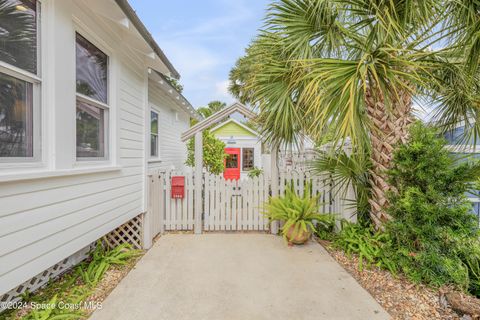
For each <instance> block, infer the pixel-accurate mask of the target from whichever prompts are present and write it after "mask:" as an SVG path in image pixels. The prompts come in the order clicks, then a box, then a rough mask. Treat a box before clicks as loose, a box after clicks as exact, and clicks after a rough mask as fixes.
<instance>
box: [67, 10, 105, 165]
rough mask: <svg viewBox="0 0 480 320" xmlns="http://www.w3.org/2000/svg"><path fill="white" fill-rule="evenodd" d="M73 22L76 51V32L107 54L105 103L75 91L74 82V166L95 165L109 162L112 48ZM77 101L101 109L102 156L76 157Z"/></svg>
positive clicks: (75, 65) (76, 21) (75, 64)
mask: <svg viewBox="0 0 480 320" xmlns="http://www.w3.org/2000/svg"><path fill="white" fill-rule="evenodd" d="M74 22H75V23H76V27H75V28H74V39H75V41H74V48H75V51H74V52H76V45H77V34H78V35H80V36H81V37H83V38H84V39H86V40H87V41H89V42H90V43H91V44H93V45H94V46H95V47H97V49H99V50H100V51H102V52H103V53H104V54H105V55H106V56H107V58H108V59H107V103H104V102H101V101H98V100H96V99H93V98H90V97H88V96H86V95H83V94H81V93H78V92H77V89H76V84H74V85H75V112H74V114H75V122H74V123H75V141H74V145H75V148H74V153H75V154H74V159H75V163H74V166H77V167H78V166H84V165H85V166H96V165H105V163H106V162H111V160H112V159H111V154H112V152H111V146H112V143H111V141H110V140H111V137H110V136H111V135H110V132H111V127H112V124H111V121H110V119H111V109H112V101H113V95H112V90H113V86H112V80H111V79H112V77H113V76H114V74H113V72H112V53H111V52H112V50H111V49H110V48H107V47H105V46H104V45H103V44H102V43H100V42H99V41H98V40H97V37H96V36H95V35H94V34H93V33H91V32H90V31H87V30H86V29H85V28H84V27H80V26H79V25H78V20H76V19H74ZM73 61H74V67H75V68H76V67H77V61H76V56H75V57H74V59H73ZM75 81H76V72H75ZM77 101H81V102H84V103H87V104H90V105H93V106H94V107H97V108H100V109H102V110H103V118H104V120H103V121H104V126H103V131H104V132H103V139H104V145H103V148H104V151H103V157H77V140H76V135H77V120H76V114H77V112H76V110H77Z"/></svg>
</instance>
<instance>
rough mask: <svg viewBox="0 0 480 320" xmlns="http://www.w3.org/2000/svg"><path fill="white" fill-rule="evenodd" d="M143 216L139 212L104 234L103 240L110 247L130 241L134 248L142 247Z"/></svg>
mask: <svg viewBox="0 0 480 320" xmlns="http://www.w3.org/2000/svg"><path fill="white" fill-rule="evenodd" d="M143 216H144V214H143V213H142V214H139V215H138V216H136V217H135V218H133V219H130V220H129V221H127V222H126V223H124V224H122V225H121V226H120V227H118V228H117V229H115V230H113V231H112V232H110V233H108V234H107V235H105V237H104V240H105V242H106V243H107V245H108V246H109V247H110V248H114V247H116V246H118V245H120V244H122V243H130V244H131V245H132V246H133V248H135V249H142V248H143V221H144V220H143Z"/></svg>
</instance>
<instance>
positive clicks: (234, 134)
mask: <svg viewBox="0 0 480 320" xmlns="http://www.w3.org/2000/svg"><path fill="white" fill-rule="evenodd" d="M210 131H211V132H212V134H213V135H214V136H215V137H216V138H217V139H219V140H221V141H222V142H224V143H225V144H226V147H225V152H226V153H227V154H228V157H227V159H226V161H225V171H224V177H225V178H226V179H236V180H238V179H244V178H247V176H248V172H249V171H250V170H252V169H254V168H263V166H262V142H261V139H260V135H259V134H258V133H257V132H256V131H255V130H253V129H251V128H249V127H247V126H246V125H244V124H243V123H241V122H239V121H237V120H235V119H232V118H230V119H228V120H227V121H225V122H223V123H220V124H219V125H217V126H216V127H214V128H212V129H211V130H210Z"/></svg>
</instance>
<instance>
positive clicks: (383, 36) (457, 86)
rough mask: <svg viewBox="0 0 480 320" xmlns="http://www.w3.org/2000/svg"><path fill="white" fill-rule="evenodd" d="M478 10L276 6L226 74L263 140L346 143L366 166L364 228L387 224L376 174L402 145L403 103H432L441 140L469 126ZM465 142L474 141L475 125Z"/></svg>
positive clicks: (329, 0)
mask: <svg viewBox="0 0 480 320" xmlns="http://www.w3.org/2000/svg"><path fill="white" fill-rule="evenodd" d="M479 9H480V4H479V2H478V1H454V0H425V1H384V0H380V1H378V0H278V1H274V2H273V3H272V4H271V5H270V7H269V9H268V13H267V16H266V24H265V28H264V30H262V31H261V32H260V34H259V36H258V37H257V38H256V39H255V40H254V41H253V43H252V45H251V46H250V47H249V48H247V50H246V55H245V57H242V58H240V59H239V61H238V62H237V64H236V66H235V67H234V68H233V70H232V71H231V73H230V80H231V86H230V90H231V92H232V93H233V94H234V95H235V96H236V97H238V98H239V99H241V100H243V101H246V102H250V103H251V104H252V105H255V106H257V107H258V109H259V111H260V112H259V122H260V123H261V124H262V130H263V131H264V132H263V135H264V137H266V138H267V139H268V140H280V141H287V142H291V141H293V140H295V139H296V137H297V136H298V135H296V133H297V132H299V131H302V130H304V132H305V133H306V134H308V135H309V136H311V137H314V138H315V140H316V141H319V140H320V139H321V137H322V135H323V134H324V133H325V132H329V133H331V134H332V136H333V138H334V141H342V140H343V139H346V138H347V137H348V138H349V139H350V140H351V141H352V143H353V145H354V152H361V153H368V154H370V157H371V163H372V170H371V179H370V182H371V185H372V193H371V197H370V199H369V201H370V203H371V205H372V211H371V218H372V220H374V221H375V222H376V223H377V224H378V225H380V224H381V223H382V222H384V221H386V220H388V219H389V218H390V217H389V215H388V213H387V212H386V211H385V209H386V208H388V199H387V197H386V192H387V191H388V190H390V184H389V183H388V181H387V179H386V175H385V169H388V168H389V167H390V165H391V158H392V152H393V149H394V146H395V145H396V144H397V143H405V142H406V141H407V140H408V127H409V125H410V124H411V123H412V105H413V104H412V101H413V99H414V98H419V99H420V98H423V99H426V101H428V102H432V103H433V105H434V106H435V109H436V117H437V119H438V120H440V121H439V123H440V124H441V126H442V129H443V130H449V129H451V128H452V127H453V126H454V125H455V124H456V123H458V122H459V121H465V122H467V124H468V123H470V122H472V119H477V118H478V116H479V114H478V103H479V101H480V98H479V97H480V74H479V71H478V70H479V69H478V68H477V67H476V66H478V64H479V62H480V15H478V12H479ZM469 128H471V129H469V130H466V135H472V134H478V132H480V124H477V122H476V121H475V120H473V123H472V125H471V126H469Z"/></svg>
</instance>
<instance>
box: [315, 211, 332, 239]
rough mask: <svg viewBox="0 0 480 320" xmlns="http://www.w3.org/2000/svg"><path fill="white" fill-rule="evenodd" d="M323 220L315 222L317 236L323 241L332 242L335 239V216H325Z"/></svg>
mask: <svg viewBox="0 0 480 320" xmlns="http://www.w3.org/2000/svg"><path fill="white" fill-rule="evenodd" d="M322 217H323V219H321V220H319V221H315V235H316V236H317V237H318V238H320V239H322V240H328V241H332V240H334V239H335V236H336V234H335V221H336V219H335V215H333V214H323V215H322Z"/></svg>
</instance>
